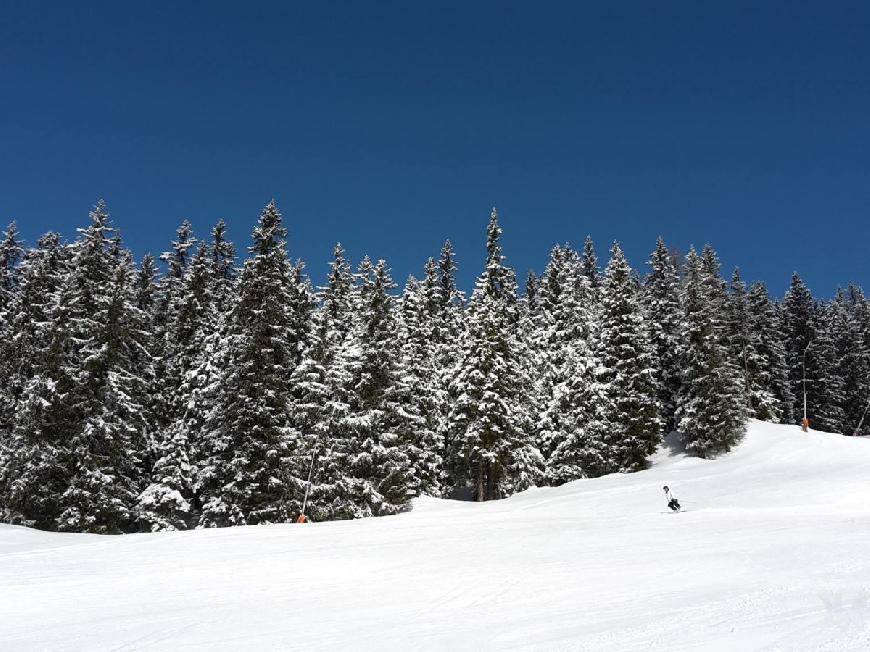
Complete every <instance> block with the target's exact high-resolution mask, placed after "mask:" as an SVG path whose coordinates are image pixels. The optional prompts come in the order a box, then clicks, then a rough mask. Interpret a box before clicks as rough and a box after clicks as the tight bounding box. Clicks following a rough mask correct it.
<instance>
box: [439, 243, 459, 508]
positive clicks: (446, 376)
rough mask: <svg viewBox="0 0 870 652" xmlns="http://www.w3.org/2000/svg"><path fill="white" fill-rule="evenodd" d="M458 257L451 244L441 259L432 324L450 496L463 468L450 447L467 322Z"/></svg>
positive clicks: (444, 481) (444, 480) (444, 484)
mask: <svg viewBox="0 0 870 652" xmlns="http://www.w3.org/2000/svg"><path fill="white" fill-rule="evenodd" d="M457 268H458V267H457V264H456V255H455V253H454V251H453V245H452V243H451V242H450V240H447V241H446V242H445V243H444V246H443V247H442V248H441V255H440V258H439V259H438V287H437V291H433V293H432V296H433V300H434V301H435V302H436V303H437V310H436V312H437V317H436V318H435V320H434V322H433V328H432V342H433V345H434V355H435V361H434V365H435V374H436V376H437V383H438V405H439V408H440V410H441V414H440V419H439V422H438V431H437V437H438V439H439V440H440V441H441V442H442V449H441V451H440V455H441V457H442V468H441V478H440V485H441V493H442V495H444V496H448V495H451V494H452V493H453V491H454V490H455V489H456V477H457V469H458V467H459V466H460V464H459V461H458V460H457V458H456V456H455V454H454V453H455V448H454V447H453V446H452V445H451V441H450V437H451V428H450V412H451V410H452V407H453V405H454V404H455V402H456V394H455V392H453V391H452V386H453V380H454V378H455V377H456V373H457V367H458V365H459V360H460V358H461V355H462V342H463V339H464V336H465V321H464V319H463V306H464V304H465V300H464V297H463V295H462V293H461V292H460V291H459V289H458V288H457V286H456V270H457Z"/></svg>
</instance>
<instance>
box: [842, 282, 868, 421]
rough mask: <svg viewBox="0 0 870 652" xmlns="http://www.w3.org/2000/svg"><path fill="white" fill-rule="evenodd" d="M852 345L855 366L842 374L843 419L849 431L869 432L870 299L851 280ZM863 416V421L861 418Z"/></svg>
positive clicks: (849, 289)
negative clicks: (845, 397) (844, 415)
mask: <svg viewBox="0 0 870 652" xmlns="http://www.w3.org/2000/svg"><path fill="white" fill-rule="evenodd" d="M846 305H847V307H848V310H849V318H850V323H851V331H852V340H853V345H852V346H853V347H854V349H855V350H857V351H860V352H861V353H860V356H858V358H857V359H856V360H855V367H854V368H853V369H850V370H849V371H848V373H846V374H845V375H844V381H845V383H846V388H845V392H846V396H847V399H846V401H847V402H846V405H844V409H845V411H846V423H847V429H848V430H849V432H847V433H846V434H849V433H855V432H857V433H858V434H865V435H866V434H870V301H868V300H867V297H866V296H865V295H864V292H863V290H862V289H861V288H860V287H858V286H857V285H854V284H850V285H849V287H848V288H847V290H846ZM862 418H863V421H862ZM859 424H860V429H858V427H859Z"/></svg>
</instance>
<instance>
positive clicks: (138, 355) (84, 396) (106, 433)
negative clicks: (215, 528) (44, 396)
mask: <svg viewBox="0 0 870 652" xmlns="http://www.w3.org/2000/svg"><path fill="white" fill-rule="evenodd" d="M112 232H113V228H112V226H111V223H110V219H109V215H108V213H107V212H106V209H105V205H104V204H103V203H102V202H100V203H98V204H97V206H96V208H95V209H94V211H93V212H92V213H91V225H90V226H89V227H88V228H86V229H82V230H81V236H80V238H79V239H78V240H77V241H76V243H75V244H74V245H73V260H72V263H71V265H70V272H69V274H68V275H67V278H66V280H65V283H64V286H63V288H62V290H61V297H60V302H59V305H60V307H59V310H58V311H57V317H56V322H57V324H58V325H59V326H58V331H60V332H62V337H63V339H64V340H65V341H64V342H63V346H62V347H61V351H62V354H61V355H62V356H63V359H62V362H61V368H62V369H61V374H60V376H61V377H60V378H59V380H58V383H57V389H56V392H57V395H58V402H59V403H60V406H58V407H59V409H58V413H59V414H60V415H62V416H63V417H66V420H65V421H64V422H63V423H62V425H61V427H62V428H63V430H64V437H63V439H62V441H61V442H60V445H61V448H62V452H61V455H62V459H63V463H64V467H65V474H66V477H67V478H68V486H67V488H66V490H65V491H64V493H63V495H62V496H61V497H60V505H59V507H60V509H61V510H62V511H61V514H60V515H59V516H58V517H57V521H56V523H57V528H58V529H60V530H65V531H71V532H96V533H120V532H124V531H129V530H130V529H131V527H132V523H133V520H134V517H135V515H134V507H135V502H136V496H137V495H138V493H139V490H140V485H141V475H142V471H143V469H142V468H141V464H140V456H141V451H142V448H143V441H142V440H143V434H144V430H145V420H144V419H143V412H144V406H143V402H144V396H145V392H146V387H144V383H143V382H142V375H141V371H142V369H143V367H145V366H146V365H148V364H149V354H148V352H147V348H148V346H147V342H146V341H145V338H146V336H147V331H146V322H145V319H144V316H143V315H142V314H141V312H140V311H139V310H138V308H137V307H136V304H135V299H136V296H135V287H134V280H135V268H134V265H133V261H132V256H131V255H130V254H129V252H126V251H120V250H119V249H118V247H117V245H115V244H113V242H112V239H111V234H112ZM55 409H56V408H55V407H54V406H52V408H50V410H51V411H54V410H55Z"/></svg>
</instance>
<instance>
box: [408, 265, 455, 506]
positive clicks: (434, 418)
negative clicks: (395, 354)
mask: <svg viewBox="0 0 870 652" xmlns="http://www.w3.org/2000/svg"><path fill="white" fill-rule="evenodd" d="M425 273H426V276H425V279H424V281H423V283H422V284H421V283H419V282H418V281H417V280H416V279H415V278H414V277H410V278H409V279H408V283H407V284H406V286H405V290H404V292H403V294H402V302H401V313H400V314H401V320H400V322H401V324H400V333H401V334H400V342H401V368H402V371H403V373H404V376H405V377H404V379H399V380H401V381H402V382H404V383H405V384H406V385H407V387H406V389H405V391H407V392H409V393H410V396H411V397H412V402H413V407H414V409H415V411H416V412H417V413H418V414H419V426H417V428H415V430H414V432H413V433H412V440H411V441H409V442H408V446H407V453H408V457H409V461H410V463H411V465H412V467H413V475H414V477H415V478H416V481H417V483H418V486H417V487H416V488H415V491H417V492H418V493H420V494H425V495H430V496H440V495H441V471H442V467H443V458H442V454H443V450H444V441H443V432H444V428H445V425H446V424H444V423H443V416H444V413H445V408H446V406H445V405H443V404H442V401H443V400H444V398H445V397H444V395H443V394H442V392H441V387H440V379H439V378H438V375H437V367H436V364H437V357H436V352H437V349H436V346H437V343H436V341H435V338H434V333H435V331H436V329H437V325H438V324H437V322H438V319H439V317H440V314H439V309H440V306H439V298H440V292H439V289H440V288H439V284H438V268H437V265H436V263H435V261H434V260H433V259H432V258H430V259H429V260H428V261H427V263H426V267H425Z"/></svg>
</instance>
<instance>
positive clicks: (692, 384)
mask: <svg viewBox="0 0 870 652" xmlns="http://www.w3.org/2000/svg"><path fill="white" fill-rule="evenodd" d="M712 260H713V256H712V255H709V254H708V255H706V256H705V261H702V259H701V258H700V257H699V256H698V255H697V253H695V250H694V249H691V250H690V251H689V254H688V256H687V257H686V287H685V295H684V298H683V305H684V309H685V311H686V314H685V332H684V342H685V343H684V347H683V350H682V368H683V376H682V382H681V388H682V389H681V392H680V396H679V399H678V402H677V412H676V418H677V425H678V428H679V432H680V434H681V436H682V440H683V442H684V444H685V445H686V450H687V451H689V452H690V453H692V454H695V455H698V456H700V457H714V456H716V455H718V454H720V453H724V452H727V451H728V450H730V448H731V447H732V446H734V445H735V444H736V443H737V442H738V441H739V440H740V439H741V438H742V437H743V433H744V431H745V416H746V415H745V405H744V402H743V394H742V391H741V390H742V384H741V378H740V373H739V370H738V369H737V368H736V367H734V366H733V365H731V364H729V362H728V359H727V350H726V348H725V346H724V344H723V333H724V328H723V327H722V325H721V320H720V315H721V309H722V308H721V307H722V303H721V299H722V292H723V291H724V283H722V282H721V278H719V279H717V278H715V277H716V276H717V275H718V268H717V266H716V265H715V264H713V263H712ZM711 277H712V278H711Z"/></svg>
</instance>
